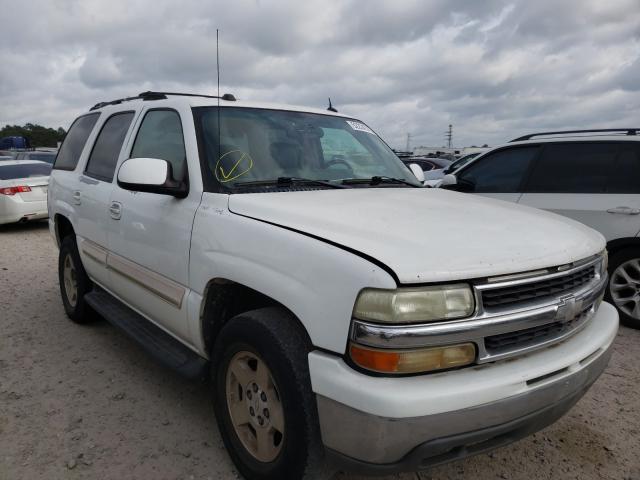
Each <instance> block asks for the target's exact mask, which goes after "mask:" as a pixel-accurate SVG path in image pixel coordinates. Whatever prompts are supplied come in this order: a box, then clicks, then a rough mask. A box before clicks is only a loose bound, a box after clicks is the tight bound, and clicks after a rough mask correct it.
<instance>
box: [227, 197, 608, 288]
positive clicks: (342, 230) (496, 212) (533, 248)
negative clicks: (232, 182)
mask: <svg viewBox="0 0 640 480" xmlns="http://www.w3.org/2000/svg"><path fill="white" fill-rule="evenodd" d="M229 210H230V211H231V212H233V213H235V214H239V215H243V216H246V217H251V218H254V219H257V220H262V221H266V222H269V223H273V224H275V225H279V226H282V227H286V228H290V229H294V230H297V231H300V232H302V233H306V234H310V235H313V236H316V237H320V238H322V239H326V240H328V241H331V242H332V243H336V244H339V245H341V246H343V247H347V248H349V249H352V250H357V251H358V252H361V253H363V254H365V255H367V256H369V257H373V258H375V259H376V260H378V261H380V262H382V263H384V264H385V265H386V266H388V267H389V268H390V269H391V270H393V271H394V272H395V274H396V276H397V277H398V280H399V281H400V283H426V282H441V281H451V280H465V279H472V278H480V277H486V276H491V275H502V274H508V273H517V272H523V271H528V270H536V269H539V268H545V267H550V266H556V265H563V264H566V263H570V262H573V261H576V260H581V259H583V258H586V257H588V256H591V255H594V254H596V253H598V252H600V251H602V250H603V249H604V248H605V241H604V237H602V235H600V234H599V233H598V232H596V231H594V230H592V229H590V228H589V227H586V226H584V225H582V224H580V223H578V222H575V221H573V220H570V219H568V218H565V217H561V216H559V215H555V214H552V213H548V212H544V211H541V210H536V209H533V208H529V207H525V206H521V205H516V204H513V203H507V202H502V201H499V200H493V199H489V198H483V197H480V196H475V195H474V196H470V195H466V194H461V193H457V192H452V191H447V190H440V189H418V188H360V189H359V188H353V189H344V190H317V191H303V192H278V193H276V192H273V193H247V194H234V195H230V196H229Z"/></svg>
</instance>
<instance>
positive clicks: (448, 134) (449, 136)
mask: <svg viewBox="0 0 640 480" xmlns="http://www.w3.org/2000/svg"><path fill="white" fill-rule="evenodd" d="M444 136H445V138H446V139H447V147H449V148H451V143H452V140H453V125H449V130H447V131H446V132H444Z"/></svg>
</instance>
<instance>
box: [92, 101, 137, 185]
mask: <svg viewBox="0 0 640 480" xmlns="http://www.w3.org/2000/svg"><path fill="white" fill-rule="evenodd" d="M131 120H133V112H124V113H116V114H115V115H112V116H111V117H109V119H108V120H107V121H106V122H105V123H104V126H103V127H102V130H100V134H99V135H98V138H97V139H96V142H95V143H94V145H93V150H92V151H91V155H90V156H89V162H88V163H87V168H86V173H87V175H90V176H92V177H95V178H98V179H99V180H104V181H106V182H111V181H112V180H113V173H114V172H115V169H116V164H117V163H118V156H119V155H120V150H121V149H122V144H123V142H124V137H125V136H126V135H127V131H128V130H129V125H131Z"/></svg>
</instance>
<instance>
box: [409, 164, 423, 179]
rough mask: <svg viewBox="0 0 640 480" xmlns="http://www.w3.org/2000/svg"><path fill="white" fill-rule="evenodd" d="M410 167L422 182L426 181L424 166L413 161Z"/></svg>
mask: <svg viewBox="0 0 640 480" xmlns="http://www.w3.org/2000/svg"><path fill="white" fill-rule="evenodd" d="M409 169H410V170H411V171H412V172H413V174H414V175H415V176H416V178H417V179H418V181H419V182H420V183H424V172H423V171H422V168H420V165H418V164H417V163H412V164H411V165H409Z"/></svg>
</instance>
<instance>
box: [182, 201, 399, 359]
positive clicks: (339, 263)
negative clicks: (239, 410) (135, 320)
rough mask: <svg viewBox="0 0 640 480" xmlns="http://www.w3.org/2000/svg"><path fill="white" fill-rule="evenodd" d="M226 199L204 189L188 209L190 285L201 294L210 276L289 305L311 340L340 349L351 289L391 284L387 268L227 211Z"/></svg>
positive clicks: (353, 296)
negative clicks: (191, 217)
mask: <svg viewBox="0 0 640 480" xmlns="http://www.w3.org/2000/svg"><path fill="white" fill-rule="evenodd" d="M226 203H227V195H223V194H212V193H205V194H204V195H203V199H202V203H201V205H200V207H199V209H198V211H197V213H196V217H195V221H194V226H193V235H192V244H191V256H190V273H189V276H190V283H191V287H192V289H193V291H194V293H196V294H197V295H198V296H201V297H202V296H203V295H204V290H205V288H206V285H207V283H208V282H209V280H211V279H213V278H225V279H228V280H233V281H234V282H237V283H239V284H242V285H245V286H247V287H250V288H252V289H254V290H256V291H258V292H260V293H262V294H264V295H267V296H269V297H270V298H273V299H274V300H276V301H277V302H279V303H281V304H282V305H284V306H285V307H287V308H288V309H289V310H291V311H292V312H293V313H294V314H295V315H296V316H297V317H298V319H299V320H300V322H301V323H302V324H303V325H304V327H305V329H306V330H307V333H308V334H309V337H310V338H311V341H312V342H313V344H314V345H315V346H317V347H320V348H324V349H327V350H331V351H334V352H336V353H344V351H345V350H346V344H347V338H348V332H349V325H350V322H351V314H352V311H353V305H354V302H355V299H356V296H357V295H358V292H359V291H360V290H361V289H362V288H364V287H376V288H395V287H396V283H395V281H394V280H393V278H392V277H391V275H389V273H387V272H386V271H385V270H383V269H382V268H380V267H378V266H377V265H374V264H373V263H371V262H370V261H368V260H366V259H364V258H362V257H360V256H358V255H356V254H354V253H351V252H348V251H346V250H343V249H341V248H340V247H337V246H334V245H330V244H328V243H325V242H323V241H322V240H318V239H315V238H311V237H308V236H306V235H303V234H300V233H297V232H293V231H291V230H287V229H284V228H281V227H278V226H275V225H271V224H268V223H264V222H261V221H259V220H254V219H250V218H246V217H242V216H239V215H235V214H233V213H231V212H229V211H228V209H227V207H226ZM189 316H190V318H192V321H193V317H194V316H193V315H189ZM192 331H194V332H196V331H199V329H198V328H197V326H196V328H195V329H193V330H192ZM194 343H195V344H199V343H200V342H194Z"/></svg>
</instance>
